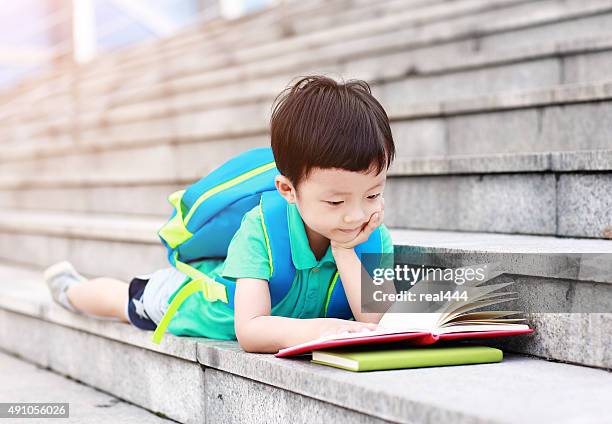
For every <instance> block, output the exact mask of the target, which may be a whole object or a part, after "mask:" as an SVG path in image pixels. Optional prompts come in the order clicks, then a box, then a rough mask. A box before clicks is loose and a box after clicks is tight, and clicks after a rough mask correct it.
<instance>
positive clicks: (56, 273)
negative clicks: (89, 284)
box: [43, 261, 87, 313]
mask: <svg viewBox="0 0 612 424" xmlns="http://www.w3.org/2000/svg"><path fill="white" fill-rule="evenodd" d="M43 275H44V278H45V281H46V282H47V286H49V291H50V292H51V297H53V300H55V301H56V302H57V303H59V304H60V305H61V306H63V307H64V308H66V309H68V310H69V311H72V312H77V313H78V312H79V311H78V310H77V309H76V308H75V307H74V306H73V305H72V303H70V300H69V299H68V296H67V295H66V292H67V291H68V289H69V288H70V287H72V286H73V285H75V284H79V283H83V282H85V281H87V278H85V277H83V276H82V275H81V274H79V273H78V272H77V271H76V269H74V266H72V264H71V263H70V262H68V261H62V262H58V263H56V264H54V265H51V266H50V267H49V268H47V269H46V270H45V271H44V273H43Z"/></svg>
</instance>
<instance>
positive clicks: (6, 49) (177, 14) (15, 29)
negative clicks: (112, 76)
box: [0, 0, 276, 87]
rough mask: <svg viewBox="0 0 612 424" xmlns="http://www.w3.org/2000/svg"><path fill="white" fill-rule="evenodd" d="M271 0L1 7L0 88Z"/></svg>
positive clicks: (64, 1) (58, 1) (93, 0)
mask: <svg viewBox="0 0 612 424" xmlns="http://www.w3.org/2000/svg"><path fill="white" fill-rule="evenodd" d="M274 3H276V2H275V1H271V0H244V1H243V0H221V1H217V0H151V1H145V0H125V1H123V0H118V1H116V0H78V1H70V0H24V1H20V2H12V3H11V4H6V5H4V6H2V10H1V12H0V28H1V29H0V40H1V41H0V42H1V45H2V49H3V51H2V63H1V67H0V86H2V87H10V86H11V85H14V84H16V83H17V82H18V81H19V80H20V79H22V78H24V77H25V76H28V75H31V74H34V73H36V72H37V71H44V70H49V69H50V68H51V67H52V66H54V65H58V64H62V63H66V62H68V63H70V62H76V63H86V62H88V61H90V60H93V59H94V58H95V57H96V56H97V55H99V54H104V53H105V52H110V51H113V50H117V49H120V48H122V47H125V46H128V45H130V44H133V43H139V42H145V41H151V40H158V39H160V38H166V37H170V36H172V35H174V34H176V33H177V32H178V31H181V30H185V28H187V27H189V26H191V25H199V24H202V23H204V22H208V21H211V20H214V19H219V18H229V19H231V18H237V17H239V16H243V15H245V14H249V13H252V12H254V11H257V10H260V9H261V8H262V7H264V6H266V5H270V4H274Z"/></svg>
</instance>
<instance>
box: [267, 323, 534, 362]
mask: <svg viewBox="0 0 612 424" xmlns="http://www.w3.org/2000/svg"><path fill="white" fill-rule="evenodd" d="M530 333H533V329H531V328H523V329H516V330H493V331H469V332H462V333H444V334H433V333H428V332H402V333H387V334H374V335H370V336H368V335H366V334H365V333H360V334H364V335H359V336H357V337H351V336H344V337H342V338H336V339H328V340H321V339H318V340H313V341H311V342H307V343H302V344H299V345H296V346H291V347H288V348H285V349H281V350H279V351H278V352H277V353H275V354H274V356H276V357H277V358H284V357H288V356H295V355H300V354H303V353H309V352H312V351H313V350H319V349H329V348H333V347H340V346H351V345H364V344H374V343H390V342H402V343H403V344H408V345H413V346H423V345H430V344H434V343H436V342H437V341H439V340H465V339H490V338H493V337H504V336H516V335H520V334H530Z"/></svg>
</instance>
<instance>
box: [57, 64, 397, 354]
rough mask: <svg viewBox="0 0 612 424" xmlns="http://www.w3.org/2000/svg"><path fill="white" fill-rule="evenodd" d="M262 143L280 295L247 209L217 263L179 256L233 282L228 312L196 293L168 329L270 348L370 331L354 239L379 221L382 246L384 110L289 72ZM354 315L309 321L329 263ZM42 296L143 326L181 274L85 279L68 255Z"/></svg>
mask: <svg viewBox="0 0 612 424" xmlns="http://www.w3.org/2000/svg"><path fill="white" fill-rule="evenodd" d="M270 129H271V144H272V151H273V154H274V160H275V162H276V167H277V168H278V170H279V172H280V174H279V175H277V176H276V178H275V186H276V189H277V190H278V192H279V193H280V194H281V195H282V196H283V197H284V198H285V199H286V200H287V202H288V211H287V214H288V215H287V218H288V226H289V237H290V245H291V258H292V260H293V263H294V265H295V268H296V274H295V277H294V280H293V283H292V285H291V289H290V291H289V292H288V293H287V295H286V297H285V298H283V299H282V301H281V302H279V303H278V304H277V305H275V306H274V307H271V302H270V292H269V289H268V286H267V284H268V280H269V277H270V274H271V273H270V264H269V260H268V253H267V250H266V243H265V237H266V234H264V229H263V227H262V223H261V216H260V214H259V209H258V207H255V208H253V209H251V210H250V211H249V212H247V213H246V214H245V215H244V217H243V219H242V222H241V225H240V228H239V229H238V231H237V232H236V233H235V234H234V236H233V238H232V240H231V242H230V245H229V247H228V252H227V257H226V258H225V259H224V260H219V259H206V260H203V261H201V262H199V263H197V264H193V263H192V264H190V265H191V266H193V267H195V268H197V269H198V270H200V271H202V272H204V273H206V274H208V275H210V276H213V277H214V276H216V275H222V276H224V277H226V278H231V279H234V280H235V281H236V292H235V298H234V309H233V310H232V309H231V308H229V307H228V306H227V305H226V304H225V303H222V302H218V301H217V302H208V301H206V300H205V298H204V296H203V294H202V293H201V292H197V293H194V294H192V295H191V296H189V297H188V298H187V300H186V301H185V302H184V303H183V304H181V306H180V307H179V310H178V312H177V314H176V315H175V316H174V317H173V318H172V320H171V322H170V325H169V326H168V330H167V331H168V332H170V333H172V334H174V335H187V336H200V337H209V338H215V339H226V340H238V342H239V344H240V346H241V347H242V348H243V349H244V350H245V351H248V352H271V353H273V352H277V351H278V350H279V349H282V348H285V347H288V346H292V345H295V344H298V343H303V342H305V341H308V340H311V339H315V338H317V337H320V336H322V335H326V334H335V333H339V332H347V331H348V332H359V331H365V330H373V329H375V328H376V324H377V323H378V322H379V320H380V318H381V316H382V314H381V313H362V312H361V263H360V261H359V259H358V257H357V255H356V253H355V251H354V249H353V248H354V247H355V246H356V245H358V244H360V243H362V242H364V241H365V240H367V239H368V237H369V235H370V234H371V233H372V231H374V230H375V229H376V228H377V227H379V226H380V228H381V235H382V251H383V252H384V253H393V243H392V241H391V237H390V234H389V231H388V229H387V228H386V227H385V226H384V225H383V224H382V221H383V217H384V199H383V190H384V187H385V181H386V173H387V169H388V167H389V166H390V164H391V162H392V161H393V158H394V156H395V145H394V142H393V138H392V135H391V129H390V126H389V121H388V117H387V114H386V113H385V111H384V109H383V108H382V106H381V105H380V104H379V103H378V101H376V99H374V97H372V95H371V91H370V87H369V86H368V84H367V83H365V82H363V81H358V80H351V81H348V82H346V83H343V84H341V83H337V82H336V81H334V80H333V79H330V78H327V77H323V76H309V77H304V78H302V79H300V80H299V81H298V82H297V83H295V84H294V85H293V86H290V87H288V88H287V89H285V90H284V91H283V92H281V94H280V95H279V96H278V97H277V98H276V100H275V105H274V108H273V111H272V118H271V125H270ZM336 269H337V270H338V273H339V275H340V277H341V280H342V284H343V286H344V287H343V288H344V291H345V293H346V296H347V299H348V301H349V305H350V308H351V311H352V313H353V316H354V318H355V321H353V320H342V319H336V318H321V317H322V316H323V311H324V307H325V298H326V293H327V289H328V287H329V285H330V282H331V279H332V277H333V275H334V273H335V271H336ZM45 279H46V281H47V283H48V285H49V288H50V290H51V293H52V296H53V298H54V299H55V300H56V301H57V302H58V303H59V304H60V305H62V306H64V307H65V308H66V309H69V310H72V311H74V312H77V313H83V314H86V315H89V316H94V317H100V318H106V319H118V320H121V321H125V322H131V323H132V324H133V325H135V326H137V327H138V328H142V329H147V330H154V329H155V328H156V326H157V324H158V323H159V322H160V321H161V317H162V316H163V314H164V312H165V311H166V310H167V308H168V304H169V303H170V302H171V301H172V299H173V297H174V295H175V294H176V293H177V292H178V290H179V289H180V288H181V287H182V286H183V285H184V284H186V283H188V282H189V277H187V276H186V275H184V274H182V273H181V272H179V271H177V270H176V269H174V268H166V269H162V270H159V271H156V272H154V273H152V274H149V275H144V276H137V277H135V278H134V279H132V281H131V282H130V283H129V284H127V283H125V282H122V281H119V280H115V279H112V278H105V277H103V278H94V279H92V280H87V279H85V278H84V277H82V276H81V275H79V274H78V273H77V272H76V271H75V270H74V268H73V267H72V266H71V265H70V264H69V263H68V262H61V263H59V264H56V265H54V266H52V267H50V268H48V269H47V270H46V271H45Z"/></svg>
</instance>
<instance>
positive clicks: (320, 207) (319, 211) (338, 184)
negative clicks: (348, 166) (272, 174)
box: [276, 168, 387, 242]
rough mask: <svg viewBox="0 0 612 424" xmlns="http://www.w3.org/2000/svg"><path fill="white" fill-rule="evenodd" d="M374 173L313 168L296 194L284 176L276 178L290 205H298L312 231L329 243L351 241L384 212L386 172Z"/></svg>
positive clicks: (280, 190) (278, 187) (279, 188)
mask: <svg viewBox="0 0 612 424" xmlns="http://www.w3.org/2000/svg"><path fill="white" fill-rule="evenodd" d="M375 172H376V171H375V170H373V171H370V172H369V173H366V172H363V173H360V172H353V171H346V170H343V169H336V168H332V169H321V168H314V169H312V170H311V173H310V175H309V176H308V178H306V179H303V180H302V181H301V182H300V185H299V187H298V190H299V191H297V192H296V190H295V188H294V187H293V185H292V184H291V182H290V181H289V180H288V179H287V178H286V177H285V176H283V175H279V176H277V177H276V178H277V184H276V186H277V189H278V190H279V192H280V193H281V194H282V195H283V196H284V197H285V198H286V199H287V201H288V202H290V203H296V205H297V208H298V210H299V212H300V215H301V217H302V220H303V221H304V224H305V225H306V226H307V227H309V228H310V230H312V231H314V232H316V233H317V234H318V235H320V236H323V237H324V238H326V239H330V240H338V241H350V240H352V239H354V238H355V236H356V235H357V234H358V233H359V231H360V230H361V228H362V227H363V226H364V225H365V224H366V223H367V222H368V221H369V220H370V217H371V216H372V215H373V214H374V213H375V212H377V211H380V210H381V209H382V203H383V201H382V197H383V190H384V188H385V182H386V179H387V172H386V170H383V171H382V172H381V173H380V174H378V175H376V173H375ZM307 232H308V229H307ZM310 235H311V234H309V236H310ZM315 236H316V235H315ZM320 241H321V240H319V242H320ZM311 242H312V240H311Z"/></svg>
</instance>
